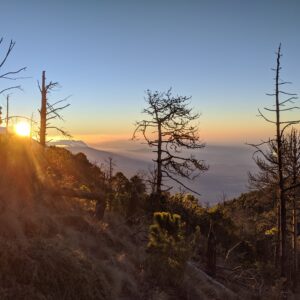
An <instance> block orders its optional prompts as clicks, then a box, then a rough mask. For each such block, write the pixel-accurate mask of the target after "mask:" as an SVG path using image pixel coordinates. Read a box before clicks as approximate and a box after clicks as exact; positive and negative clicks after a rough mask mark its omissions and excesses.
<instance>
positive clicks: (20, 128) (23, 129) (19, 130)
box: [15, 122, 30, 136]
mask: <svg viewBox="0 0 300 300" xmlns="http://www.w3.org/2000/svg"><path fill="white" fill-rule="evenodd" d="M15 132H16V134H17V135H20V136H30V125H29V124H28V123H26V122H19V123H17V124H16V125H15Z"/></svg>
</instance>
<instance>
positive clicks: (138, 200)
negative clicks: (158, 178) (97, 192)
mask: <svg viewBox="0 0 300 300" xmlns="http://www.w3.org/2000/svg"><path fill="white" fill-rule="evenodd" d="M109 184H110V195H109V207H110V209H111V210H113V211H116V212H119V213H120V214H123V215H124V216H126V217H127V218H129V217H131V216H133V215H134V214H135V213H137V212H138V210H139V209H141V207H142V206H143V205H144V200H145V196H146V187H145V184H144V183H143V180H142V179H141V178H140V177H139V176H138V175H135V176H133V177H132V178H130V180H128V179H127V178H126V176H125V175H124V174H123V173H121V172H118V173H116V175H115V176H113V177H112V178H111V180H110V183H109Z"/></svg>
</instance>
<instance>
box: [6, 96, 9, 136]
mask: <svg viewBox="0 0 300 300" xmlns="http://www.w3.org/2000/svg"><path fill="white" fill-rule="evenodd" d="M8 122H9V95H7V96H6V134H8Z"/></svg>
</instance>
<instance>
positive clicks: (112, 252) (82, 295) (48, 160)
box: [0, 138, 237, 300]
mask: <svg viewBox="0 0 300 300" xmlns="http://www.w3.org/2000/svg"><path fill="white" fill-rule="evenodd" d="M0 154H1V155H0V160H1V161H0V162H1V170H2V176H1V179H0V191H1V194H0V199H1V214H0V225H1V226H0V227H1V230H0V276H1V280H0V298H1V299H72V300H73V299H235V298H237V296H236V295H235V293H233V292H231V291H230V290H229V289H228V288H226V287H225V286H223V285H222V284H220V283H217V282H215V280H213V279H212V278H210V277H209V276H207V275H205V274H204V273H203V271H201V270H200V269H198V268H197V267H196V266H195V265H193V264H190V265H189V267H187V269H186V271H185V274H184V281H183V285H182V286H181V287H180V288H176V290H172V289H168V288H167V287H165V289H161V287H160V288H159V287H157V286H156V285H155V284H154V285H153V283H152V281H151V278H149V277H148V276H147V275H146V273H145V269H144V262H145V257H146V256H147V254H146V246H147V236H148V228H147V226H148V225H147V224H149V219H147V218H146V219H145V217H142V215H141V216H140V218H141V219H140V221H139V219H136V221H135V222H134V223H128V221H126V219H124V217H123V216H122V214H119V213H117V212H116V211H107V212H106V213H105V217H104V219H103V220H100V221H99V220H97V218H95V217H94V211H95V204H96V202H95V201H92V200H84V199H80V198H78V197H69V196H55V197H54V196H53V194H52V193H51V192H49V191H51V189H52V188H54V189H55V191H59V190H60V189H61V188H62V186H63V187H68V188H69V189H72V190H77V191H80V190H85V191H89V192H97V191H98V192H99V193H101V191H103V188H104V186H103V177H102V173H101V171H100V170H99V169H98V168H97V167H95V166H93V165H92V164H91V163H89V162H88V160H87V159H86V157H85V156H84V155H82V154H77V155H72V154H71V153H70V152H69V151H67V150H66V149H61V148H53V147H50V148H46V149H43V148H42V147H41V146H39V145H38V144H37V143H36V142H34V141H32V142H29V141H28V140H22V139H17V138H14V139H13V140H11V141H7V140H0ZM101 182H102V183H101ZM195 283H197V284H195ZM178 293H179V294H178ZM188 295H189V296H188ZM187 297H188V298H187Z"/></svg>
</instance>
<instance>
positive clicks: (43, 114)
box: [40, 71, 47, 146]
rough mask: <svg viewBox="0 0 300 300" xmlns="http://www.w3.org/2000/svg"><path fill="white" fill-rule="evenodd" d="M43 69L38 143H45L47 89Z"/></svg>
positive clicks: (43, 144)
mask: <svg viewBox="0 0 300 300" xmlns="http://www.w3.org/2000/svg"><path fill="white" fill-rule="evenodd" d="M45 73H46V72H45V71H43V73H42V86H41V111H40V116H41V123H40V144H41V145H42V146H45V145H46V126H47V124H46V123H47V91H46V75H45Z"/></svg>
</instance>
